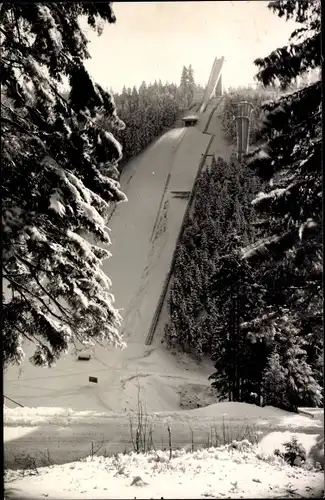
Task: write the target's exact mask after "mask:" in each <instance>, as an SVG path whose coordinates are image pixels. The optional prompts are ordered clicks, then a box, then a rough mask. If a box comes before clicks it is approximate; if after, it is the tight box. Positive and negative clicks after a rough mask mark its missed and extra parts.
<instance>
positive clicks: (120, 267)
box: [4, 103, 215, 411]
mask: <svg viewBox="0 0 325 500" xmlns="http://www.w3.org/2000/svg"><path fill="white" fill-rule="evenodd" d="M214 106H215V103H214V105H213V106H212V109H213V108H214ZM210 108H211V106H210ZM210 108H209V107H208V109H207V112H206V113H204V114H203V115H202V116H201V117H200V122H201V124H202V123H205V122H206V121H207V120H208V119H209V117H210V114H211V109H210ZM209 140H210V136H209V135H206V134H204V133H202V131H201V130H200V129H199V128H198V127H194V128H185V129H173V130H171V131H169V132H167V133H166V134H164V135H163V136H162V137H161V138H160V139H159V140H158V141H156V142H155V143H154V144H153V145H152V146H151V147H149V148H148V149H147V150H146V151H145V152H144V153H142V154H140V155H139V157H137V158H136V159H135V160H134V161H132V162H130V163H129V164H128V165H126V166H125V168H124V171H123V174H122V177H121V185H122V188H123V190H124V192H125V193H126V195H127V197H128V200H129V201H128V202H127V203H122V204H120V205H118V206H117V208H116V210H115V212H114V214H113V216H112V218H111V221H110V223H109V226H110V228H111V238H112V245H111V247H110V251H111V252H112V255H113V256H112V257H111V258H110V259H108V260H107V261H106V262H105V263H104V269H105V271H106V272H107V274H108V275H109V276H110V277H111V279H112V283H113V287H112V292H113V293H114V295H115V298H116V307H118V308H121V309H122V316H123V318H124V324H123V333H124V335H125V340H126V342H127V343H128V347H127V349H125V350H124V351H120V350H116V349H114V348H109V349H107V350H105V349H104V348H102V347H101V346H96V348H95V351H94V356H93V357H92V359H91V360H90V361H87V362H78V361H77V359H76V356H74V355H68V356H65V357H63V358H62V359H61V360H60V361H59V362H58V363H57V366H56V367H54V368H51V369H50V370H48V369H43V368H35V367H33V366H32V365H30V363H29V362H28V360H27V361H26V362H25V363H24V364H23V366H22V367H21V368H17V367H12V368H10V369H9V370H8V372H6V373H5V377H4V394H5V395H6V396H8V397H9V398H11V399H13V400H15V401H18V402H19V403H21V404H23V405H25V406H66V407H72V408H74V409H76V410H81V409H89V410H98V411H103V410H105V409H111V410H114V411H120V410H124V408H127V409H130V408H134V403H135V401H136V397H137V384H138V375H139V377H140V378H141V382H142V392H143V399H145V400H146V402H147V405H148V409H149V410H152V411H159V410H163V409H166V410H168V409H172V410H176V409H178V408H180V401H179V396H178V392H179V390H180V388H181V386H182V385H183V384H187V383H188V384H193V383H196V384H199V385H201V386H204V385H205V386H208V385H209V384H208V380H207V378H208V376H209V375H210V374H211V371H212V368H210V371H209V370H207V369H206V368H205V367H204V366H203V367H202V368H201V367H198V366H196V365H195V363H192V364H191V365H187V367H188V370H187V372H186V371H185V369H184V368H185V366H184V364H181V363H179V362H178V361H177V359H176V358H175V357H173V356H172V355H171V354H170V353H167V352H165V350H164V349H163V348H162V347H160V345H159V346H158V347H156V346H150V347H149V348H148V347H146V346H145V340H146V337H147V335H148V331H149V328H150V325H151V321H152V318H153V315H154V312H155V308H156V305H157V302H158V299H159V296H160V292H161V289H162V285H163V282H164V280H165V277H166V274H167V272H168V270H169V267H170V264H171V260H172V256H173V252H174V249H175V245H176V240H177V236H178V233H179V230H180V226H181V223H182V220H183V217H184V213H185V210H186V204H187V200H183V199H178V198H174V197H173V196H172V194H171V193H170V192H171V191H173V190H187V191H190V190H191V189H192V187H193V183H194V179H195V176H196V173H197V170H198V167H199V164H200V161H201V158H202V155H203V154H204V153H205V152H206V148H207V145H208V143H209ZM27 354H28V349H27ZM89 376H93V377H96V378H98V384H96V385H95V386H92V387H91V386H90V385H89V383H88V378H89ZM6 404H9V405H10V404H11V403H10V402H9V401H8V400H6ZM12 406H14V405H13V404H12Z"/></svg>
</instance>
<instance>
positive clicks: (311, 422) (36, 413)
mask: <svg viewBox="0 0 325 500" xmlns="http://www.w3.org/2000/svg"><path fill="white" fill-rule="evenodd" d="M152 415H154V416H155V417H158V418H159V417H161V418H162V419H166V418H168V417H169V418H170V419H171V420H175V421H180V420H181V421H187V420H205V419H206V420H212V419H216V420H223V419H224V420H225V421H229V420H231V421H239V422H241V421H244V420H258V423H259V424H260V425H268V424H269V423H270V422H272V423H274V424H275V423H276V425H277V426H279V427H285V428H296V427H306V428H307V427H310V428H311V427H312V428H313V429H315V428H317V427H319V428H323V421H322V420H320V419H316V418H314V419H311V418H309V417H307V416H304V415H299V414H295V413H290V412H287V411H284V410H280V409H278V408H274V407H272V406H265V407H260V406H256V405H253V404H248V403H236V402H224V403H215V404H212V405H209V406H206V407H204V408H197V409H194V410H187V411H184V410H180V411H161V412H154V413H152ZM122 416H123V417H124V418H125V412H112V411H106V412H96V411H91V410H89V411H74V410H72V409H71V408H55V407H53V408H48V407H45V408H43V407H40V408H27V407H23V408H21V407H18V408H7V407H5V406H4V412H3V423H4V426H5V427H14V426H20V427H37V426H46V425H60V426H64V425H66V426H68V425H72V424H73V425H77V424H80V425H101V424H105V422H107V419H112V418H113V419H114V418H115V419H118V418H121V417H122Z"/></svg>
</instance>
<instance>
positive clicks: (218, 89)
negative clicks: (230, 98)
mask: <svg viewBox="0 0 325 500" xmlns="http://www.w3.org/2000/svg"><path fill="white" fill-rule="evenodd" d="M224 61H225V58H224V57H221V58H220V59H218V58H217V57H216V58H215V60H214V62H213V65H212V69H211V73H210V77H209V80H208V84H207V86H206V89H205V92H204V97H203V102H202V105H201V108H200V112H201V113H202V112H203V111H204V110H205V109H206V107H207V104H208V102H209V101H210V99H211V98H212V96H213V95H214V94H216V95H218V96H222V94H223V88H222V67H223V64H224Z"/></svg>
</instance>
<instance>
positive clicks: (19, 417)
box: [4, 402, 324, 469]
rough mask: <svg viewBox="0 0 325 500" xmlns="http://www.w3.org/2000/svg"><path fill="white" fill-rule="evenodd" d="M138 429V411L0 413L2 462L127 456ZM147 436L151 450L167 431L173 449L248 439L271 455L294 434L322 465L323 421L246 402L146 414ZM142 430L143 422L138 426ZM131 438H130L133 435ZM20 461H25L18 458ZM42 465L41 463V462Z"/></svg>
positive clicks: (164, 439) (8, 410) (18, 410)
mask: <svg viewBox="0 0 325 500" xmlns="http://www.w3.org/2000/svg"><path fill="white" fill-rule="evenodd" d="M130 419H131V421H132V425H133V429H134V431H133V434H134V435H135V430H136V428H137V425H138V411H137V410H136V409H135V410H134V411H130V412H112V411H105V412H95V411H74V410H72V409H71V408H7V407H5V409H4V463H5V467H6V468H13V469H14V468H15V469H17V468H19V466H20V465H21V464H23V463H26V456H29V457H33V458H34V459H35V462H36V464H37V465H39V466H40V465H44V457H47V456H50V457H51V462H53V463H55V464H59V463H66V462H71V461H74V460H78V459H81V458H84V457H87V456H88V455H89V454H90V452H91V449H97V448H100V450H101V451H100V453H104V452H105V454H106V455H107V454H112V453H118V452H123V451H132V450H133V444H132V437H131V430H130ZM145 421H146V433H147V437H148V435H149V431H150V430H152V440H153V443H154V446H155V448H156V449H163V448H165V447H168V431H167V427H168V425H169V424H170V425H171V428H172V445H173V447H174V448H182V447H185V448H188V447H191V446H192V444H193V443H194V444H195V446H196V447H200V446H201V447H202V446H205V445H207V443H208V440H209V442H210V443H214V444H224V443H225V442H230V441H231V440H232V439H242V438H249V439H250V440H251V441H256V442H259V447H260V448H259V449H260V451H263V452H269V453H272V452H273V451H274V449H276V448H281V445H282V443H283V442H284V441H287V440H290V437H291V436H292V435H295V436H296V437H297V438H298V440H299V441H300V442H301V443H302V444H303V446H304V447H305V449H306V452H307V456H308V457H309V458H310V460H311V461H312V463H314V464H315V463H316V462H321V463H324V459H323V455H322V451H321V450H322V446H323V445H322V439H323V436H324V431H323V418H322V419H311V418H309V417H307V416H304V415H298V414H294V413H290V412H286V411H284V410H279V409H278V408H273V407H264V408H261V407H259V406H256V405H252V404H248V403H234V402H233V403H231V402H222V403H215V404H213V405H209V406H206V407H204V408H197V409H192V410H178V411H160V412H146V411H145V408H144V419H143V422H145ZM143 429H144V423H143ZM133 437H134V436H133ZM24 457H25V458H24ZM45 464H47V462H46V460H45Z"/></svg>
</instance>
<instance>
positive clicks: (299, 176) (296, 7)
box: [243, 0, 323, 407]
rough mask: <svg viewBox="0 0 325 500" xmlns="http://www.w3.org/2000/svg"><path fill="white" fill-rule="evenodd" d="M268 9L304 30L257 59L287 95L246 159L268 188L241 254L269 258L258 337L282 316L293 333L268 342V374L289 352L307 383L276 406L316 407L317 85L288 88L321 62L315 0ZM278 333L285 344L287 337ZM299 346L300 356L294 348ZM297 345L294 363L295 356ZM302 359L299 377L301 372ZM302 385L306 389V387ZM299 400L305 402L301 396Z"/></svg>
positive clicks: (262, 75)
mask: <svg viewBox="0 0 325 500" xmlns="http://www.w3.org/2000/svg"><path fill="white" fill-rule="evenodd" d="M269 8H271V9H272V10H273V11H274V12H276V13H277V14H278V15H279V16H280V17H283V16H285V17H286V19H293V20H295V21H296V22H297V23H300V24H301V27H299V28H298V29H297V30H295V32H294V33H293V34H292V36H291V40H290V42H291V43H290V44H289V45H288V46H287V47H282V48H279V49H277V50H275V51H274V52H272V53H271V54H270V55H269V56H268V57H266V58H264V59H258V60H256V61H255V64H256V65H257V66H258V67H259V69H260V70H259V73H258V75H257V78H258V80H259V81H260V82H262V83H263V84H264V85H271V84H277V85H280V87H281V88H282V89H283V90H285V91H286V93H285V94H284V95H283V96H282V97H280V98H279V99H277V100H276V101H272V102H269V103H267V104H265V105H264V106H263V109H264V111H265V120H264V124H263V128H262V130H261V137H262V139H263V142H264V143H263V144H262V146H260V147H259V148H257V150H256V151H254V152H253V153H252V154H251V155H250V156H249V158H248V164H249V165H250V166H251V168H252V169H255V171H256V172H257V173H258V174H259V176H260V178H261V180H262V181H263V183H264V186H265V188H264V190H263V192H260V193H259V194H258V195H257V196H256V197H255V199H254V200H253V205H254V207H255V209H256V211H257V212H258V213H261V214H263V219H264V224H263V237H262V238H261V239H260V240H259V241H257V242H256V243H255V244H254V245H252V246H250V247H246V248H245V249H244V252H243V258H244V259H245V260H246V261H247V262H250V263H251V264H252V265H255V266H260V265H261V263H263V262H265V261H266V260H270V261H272V263H271V264H270V265H269V266H270V267H271V266H272V269H269V272H268V274H269V279H265V278H264V279H265V286H266V289H267V290H266V300H267V303H268V307H269V309H270V311H273V313H274V314H275V317H274V314H272V315H270V316H269V321H262V322H260V323H259V321H258V318H256V324H258V323H259V326H260V332H259V334H260V335H263V330H264V331H265V330H267V329H268V330H269V331H272V330H274V329H275V330H277V331H278V335H280V333H281V331H282V330H283V328H284V327H283V321H282V322H280V323H281V324H282V327H281V328H279V327H278V326H275V325H277V324H278V323H279V321H280V318H283V317H286V326H285V329H286V330H287V331H289V332H290V331H292V330H294V331H297V332H298V333H297V335H296V336H295V337H294V339H293V344H292V346H291V347H290V349H289V347H288V346H287V349H280V348H279V345H278V346H277V349H276V351H275V350H274V349H275V344H276V339H275V340H274V339H273V340H272V342H273V344H274V346H273V347H274V349H273V354H272V355H271V357H270V360H269V368H268V370H269V372H268V373H269V374H270V373H271V371H270V370H271V369H272V366H273V372H275V371H276V368H274V366H277V365H275V364H274V363H275V361H274V360H278V363H280V364H281V366H282V367H285V366H286V363H287V361H286V359H287V353H288V352H290V353H292V357H293V358H292V359H291V361H290V363H291V365H292V366H295V367H296V368H297V375H298V374H299V376H300V377H303V376H304V377H305V380H304V382H301V383H300V384H299V383H297V381H295V382H294V383H293V382H292V383H291V386H290V391H289V388H288V387H287V392H286V393H285V394H286V396H285V401H282V403H281V404H282V406H283V405H285V404H287V405H291V406H293V407H294V406H296V405H295V403H294V400H295V399H298V400H299V397H300V396H301V395H302V393H303V394H304V399H305V401H309V403H310V404H311V402H312V403H313V404H319V401H320V400H319V398H318V396H317V394H318V390H319V387H320V386H319V384H321V383H322V380H321V378H322V377H321V376H320V371H319V365H320V352H322V349H323V335H322V320H323V312H322V272H323V271H322V270H323V264H322V169H321V140H322V136H321V82H320V80H316V81H313V82H310V83H309V84H308V85H306V86H304V87H303V88H299V89H295V90H294V91H293V92H292V83H293V82H294V80H295V79H296V78H297V77H299V76H300V75H304V74H306V72H307V71H308V70H309V69H312V70H315V69H317V68H320V65H321V52H320V37H321V32H320V28H321V20H320V2H318V1H315V2H307V1H302V2H295V1H293V0H286V1H284V0H281V1H280V0H277V1H274V2H270V4H269ZM257 330H258V328H257ZM280 337H281V338H282V341H281V342H282V343H283V345H286V343H285V336H283V335H282V336H281V335H280ZM281 342H280V345H281ZM301 345H303V346H304V347H303V350H304V353H301V352H300V351H299V349H300V350H301V349H302V348H301ZM297 349H298V351H299V352H300V354H299V360H300V361H299V362H298V361H297V360H295V356H296V352H297ZM275 353H276V356H275ZM278 357H279V358H278ZM288 363H289V361H288ZM299 363H300V368H302V367H303V369H304V371H305V373H304V374H303V373H302V372H301V370H300V369H299V370H298V366H299ZM296 368H295V369H296ZM269 377H271V375H269ZM307 379H308V380H310V383H307ZM267 380H268V379H267ZM292 380H293V379H292ZM281 383H282V382H281ZM317 384H318V385H317ZM302 387H305V388H306V390H305V391H303V392H302V391H301V388H302ZM299 394H300V396H299ZM289 395H290V396H289ZM268 397H271V396H270V395H268ZM299 401H300V403H301V402H303V398H302V399H301V397H300V400H299Z"/></svg>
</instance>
